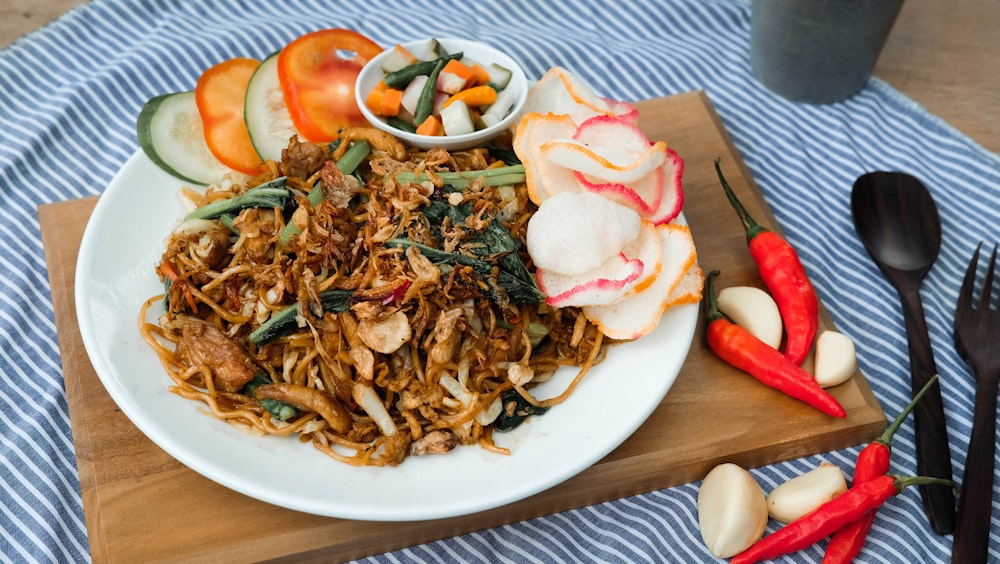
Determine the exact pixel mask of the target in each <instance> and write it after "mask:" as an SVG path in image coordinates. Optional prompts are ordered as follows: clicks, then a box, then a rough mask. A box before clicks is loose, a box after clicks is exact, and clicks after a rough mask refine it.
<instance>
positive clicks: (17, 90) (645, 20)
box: [0, 0, 1000, 563]
mask: <svg viewBox="0 0 1000 564" xmlns="http://www.w3.org/2000/svg"><path fill="white" fill-rule="evenodd" d="M325 27H347V28H353V29H356V30H358V31H360V32H362V33H364V34H366V35H368V36H369V37H371V38H372V39H374V40H376V41H377V42H379V43H381V44H383V45H389V44H392V43H394V42H397V41H403V40H407V39H412V38H414V37H415V36H434V35H437V36H462V37H469V38H476V39H479V40H482V41H485V42H487V43H490V44H492V45H495V46H497V47H500V48H502V49H504V50H505V51H507V52H508V53H510V54H511V55H513V56H514V57H515V58H517V59H518V60H520V61H521V63H522V64H523V65H524V67H525V69H526V71H527V73H528V75H529V77H530V78H538V77H540V76H541V75H542V73H543V72H544V71H545V70H546V69H548V68H549V67H551V66H553V65H561V66H564V67H567V68H569V69H571V70H573V71H574V72H576V73H578V74H579V75H580V76H582V77H583V78H584V80H586V81H587V82H589V83H590V84H591V85H593V86H594V88H595V89H596V90H597V91H598V92H600V93H602V94H604V95H606V96H608V97H611V98H616V99H623V100H638V99H645V98H652V97H657V96H663V95H668V94H673V93H679V92H685V91H690V90H699V89H700V90H704V91H706V92H707V94H708V96H709V98H710V99H711V101H712V102H713V104H714V105H715V107H716V109H717V110H718V113H719V114H720V115H721V117H722V120H723V122H724V124H725V126H726V128H727V129H728V131H729V132H730V133H731V135H732V137H733V139H734V141H735V143H736V146H737V148H738V149H739V150H740V152H741V153H742V155H743V158H744V159H745V161H746V164H747V165H748V167H749V169H750V171H751V172H752V174H753V176H754V178H755V179H756V181H757V183H758V184H759V186H760V188H761V190H762V192H763V193H764V196H765V198H766V199H767V201H768V203H769V204H770V206H771V207H772V209H773V210H774V213H775V215H776V217H777V219H778V221H779V222H780V224H781V226H782V228H783V229H784V230H785V232H786V234H787V236H788V238H789V239H790V241H791V242H792V244H793V245H795V246H796V247H797V248H798V250H799V252H800V254H801V257H802V260H803V262H804V263H805V265H806V267H807V269H808V270H809V273H810V275H811V277H812V280H813V282H814V284H815V285H816V287H817V289H818V291H819V293H820V296H821V298H822V300H823V301H824V303H825V304H826V306H827V308H828V309H829V311H830V313H831V315H832V317H833V319H834V321H835V323H836V324H837V326H838V327H839V328H840V329H841V330H842V331H843V332H845V333H846V334H848V335H849V336H850V337H852V338H853V339H854V340H855V342H856V343H857V347H858V355H859V363H860V365H861V368H862V370H863V371H864V372H865V374H866V375H868V377H869V381H870V383H871V385H872V387H873V389H874V391H875V393H876V395H877V397H878V399H879V400H880V402H881V403H882V405H883V407H884V408H885V410H886V412H887V413H889V414H891V415H893V414H896V413H898V412H899V411H900V410H901V409H902V407H903V405H904V404H905V403H906V401H907V393H906V390H907V389H908V373H907V365H908V360H907V352H906V350H907V349H906V342H905V338H904V330H903V323H902V317H901V314H900V312H899V307H898V304H897V297H896V294H895V292H894V290H892V288H891V287H890V286H889V285H888V283H887V282H885V281H884V279H883V278H882V277H881V275H880V274H879V272H878V271H877V270H876V268H875V266H874V264H873V263H872V262H871V261H870V259H869V258H868V256H867V255H866V253H865V251H864V249H863V248H862V246H861V244H860V243H859V242H858V240H857V237H856V235H855V233H854V229H853V226H852V223H851V217H850V208H849V194H850V189H851V185H852V183H853V181H854V179H855V178H856V177H857V176H858V175H860V174H862V173H864V172H867V171H871V170H902V171H907V172H910V173H912V174H914V175H916V176H918V177H919V178H921V179H922V180H923V181H924V183H925V184H927V185H928V187H929V188H930V190H931V192H932V193H933V194H934V196H935V198H936V200H937V204H938V206H939V211H940V214H941V218H942V220H943V223H944V226H943V232H944V241H943V244H942V249H941V256H940V259H939V260H938V262H937V264H936V266H935V267H934V269H933V270H932V271H931V273H930V275H929V276H928V278H927V280H926V282H925V285H924V287H923V294H922V295H923V298H924V300H925V308H926V317H927V322H928V325H929V326H930V330H931V341H932V344H933V348H934V354H935V359H936V361H937V365H938V368H939V369H940V372H941V374H942V375H943V379H942V386H943V390H944V397H945V409H946V415H947V424H948V429H949V438H950V441H951V449H952V456H953V461H952V463H953V466H954V471H955V473H956V479H957V478H960V477H961V473H962V471H963V470H964V468H965V451H966V448H967V445H968V435H969V430H970V422H971V419H972V397H973V384H972V379H971V376H970V375H969V373H968V371H967V369H966V367H965V365H964V364H963V363H962V361H961V360H960V359H959V358H958V357H957V355H956V354H955V352H954V349H953V346H952V340H951V329H950V328H951V325H952V319H953V314H954V304H955V300H956V296H957V289H958V287H959V284H960V279H961V274H962V272H963V271H964V265H965V262H966V261H967V260H968V258H969V256H971V254H972V250H973V248H974V247H975V245H976V243H977V242H978V241H980V240H986V241H988V242H990V241H994V240H996V239H997V238H998V236H1000V230H998V226H1000V159H998V157H997V155H994V154H991V153H989V152H987V151H985V150H983V149H982V148H980V147H979V146H977V145H976V144H975V143H973V142H972V141H970V140H969V139H968V138H966V137H965V136H964V135H962V134H961V133H959V132H958V131H956V130H954V129H953V128H951V127H949V126H948V125H947V124H945V123H943V122H942V121H941V120H940V119H938V118H936V117H935V116H933V115H930V114H928V113H927V112H926V111H925V110H924V109H923V108H921V107H920V106H918V105H917V104H915V103H913V102H912V101H910V100H908V99H907V98H906V97H904V96H902V95H900V94H899V93H898V92H896V91H895V90H893V89H892V88H891V87H890V86H888V85H887V84H885V83H883V82H880V81H878V80H872V81H871V82H870V83H869V84H868V86H867V87H866V88H865V89H864V90H863V91H862V92H861V93H860V94H859V95H857V96H855V97H854V98H852V99H851V100H849V101H847V102H845V103H840V104H834V105H828V106H808V105H800V104H794V103H790V102H787V101H785V100H783V99H781V98H779V97H777V96H775V95H773V94H771V93H770V92H768V91H767V90H765V89H764V88H763V87H761V86H760V85H759V84H758V83H757V82H756V81H755V80H754V79H753V77H752V75H751V73H750V68H749V63H748V55H747V47H748V42H749V27H750V6H749V2H747V1H741V0H660V1H652V0H645V1H636V2H616V3H607V2H600V1H598V0H588V1H581V2H561V1H553V2H535V1H533V0H505V1H499V0H490V1H486V2H449V1H421V2H414V1H413V0H374V1H356V0H341V1H338V2H319V1H305V0H292V1H287V2H247V1H237V0H232V1H215V0H209V1H204V2H195V1H186V2H185V1H164V0H92V1H91V2H89V3H87V4H85V5H82V6H80V7H78V8H76V9H74V10H73V11H71V12H69V13H68V14H66V15H65V16H63V17H61V18H60V19H58V20H57V21H56V22H54V23H52V24H50V25H48V26H46V27H45V28H43V29H41V30H39V31H37V32H35V33H32V34H31V35H29V36H28V37H25V38H23V39H21V40H19V41H17V42H15V43H14V44H13V45H11V46H9V47H7V48H5V49H3V50H2V51H0V560H4V561H7V560H9V561H15V562H17V561H26V562H27V561H31V562H34V561H40V562H48V561H53V562H71V561H87V560H89V552H88V543H87V536H86V529H85V526H84V519H83V511H82V504H81V499H80V493H79V484H78V478H77V468H76V461H75V459H74V449H73V444H72V436H71V433H70V424H69V416H68V412H67V405H66V398H65V393H64V387H63V379H62V373H61V366H60V361H59V348H58V344H57V340H56V329H55V324H54V320H53V308H52V301H51V299H50V292H49V287H48V282H47V278H46V267H45V258H44V253H43V249H42V242H41V238H40V232H39V223H38V219H37V215H36V209H37V206H38V205H40V204H45V203H50V202H57V201H63V200H69V199H73V198H80V197H84V196H90V195H95V194H99V193H101V191H102V190H103V189H104V187H105V186H107V184H108V182H109V180H111V178H112V177H113V176H114V175H115V173H116V172H117V170H118V169H119V167H120V166H121V165H122V164H123V163H124V162H125V160H126V159H127V158H128V157H129V156H130V155H131V154H132V153H133V152H134V151H136V148H137V143H136V140H135V134H134V124H135V117H136V115H137V113H138V111H139V109H140V107H141V106H142V104H143V103H144V102H145V101H146V100H147V99H148V98H150V97H151V96H153V95H155V94H159V93H165V92H172V91H178V90H188V89H191V88H192V87H193V85H194V83H195V81H196V79H197V77H198V75H199V73H200V71H202V70H203V69H205V68H207V67H209V66H210V65H212V64H214V63H216V62H219V61H221V60H223V59H226V58H230V57H234V56H249V57H257V58H262V57H263V56H265V55H267V54H268V53H270V52H272V51H274V50H276V49H277V48H279V47H281V46H282V45H284V44H285V43H287V42H288V41H289V40H291V39H292V38H294V37H296V36H298V35H300V34H302V33H304V32H307V31H311V30H314V29H320V28H325ZM896 443H897V444H896V446H895V450H894V467H893V468H894V471H895V472H898V473H901V474H914V473H916V463H915V459H914V448H913V434H912V426H904V427H903V428H902V430H901V431H900V433H899V434H898V435H897V441H896ZM857 452H858V449H857V448H851V449H846V450H843V451H837V452H831V453H825V454H823V455H821V456H816V457H809V458H805V459H800V460H795V461H792V462H788V463H782V464H777V465H773V466H770V467H765V468H759V469H756V470H754V471H753V474H754V476H755V477H756V478H757V480H758V481H759V482H760V484H761V486H762V487H763V488H764V489H765V491H767V490H769V489H771V488H773V487H775V486H776V485H778V484H780V483H781V482H783V481H784V480H787V479H789V478H791V477H793V476H795V475H797V474H799V473H802V472H804V471H806V470H808V469H811V468H813V467H814V466H815V465H816V464H817V463H818V462H819V461H820V460H829V461H831V462H833V463H835V464H838V465H839V466H841V467H842V468H844V469H845V470H847V471H848V475H850V474H849V471H850V468H852V466H853V462H854V460H855V456H856V455H857ZM698 486H699V484H698V483H693V484H688V485H684V486H680V487H675V488H670V489H666V490H662V491H656V492H652V493H649V494H645V495H639V496H634V497H631V498H627V499H622V500H618V501H614V502H609V503H604V504H600V505H596V506H592V507H586V508H583V509H579V510H574V511H568V512H565V513H560V514H556V515H551V516H546V517H541V518H537V519H533V520H530V521H527V522H521V523H516V524H512V525H509V526H504V527H499V528H496V529H493V530H487V531H482V532H478V533H473V534H468V535H464V536H461V537H457V538H452V539H447V540H443V541H439V542H433V543H429V544H427V545H424V546H419V547H414V548H409V549H405V550H401V551H398V552H395V553H390V554H385V555H381V556H374V557H371V558H368V559H366V560H365V561H368V562H402V561H406V562H410V561H416V562H444V561H455V560H458V561H482V562H567V561H583V562H595V561H602V562H703V561H711V560H712V557H711V555H710V554H709V553H708V551H707V550H706V549H705V547H704V545H703V544H702V541H701V538H700V534H699V531H698V526H697V512H696V496H697V492H698ZM995 497H996V496H995ZM998 511H1000V506H998V502H997V500H994V509H993V513H994V515H996V514H997V513H998ZM773 529H774V524H773V521H772V525H771V527H770V529H769V530H773ZM993 533H994V535H993V537H994V538H993V539H992V545H991V553H990V554H991V557H992V559H994V560H995V559H997V558H998V557H1000V534H997V533H1000V530H998V528H997V526H994V530H993ZM951 540H952V539H951V537H950V536H938V535H936V534H934V533H933V532H932V531H931V530H930V528H929V526H928V524H927V522H926V519H925V518H924V517H923V513H922V511H921V507H920V502H919V496H917V495H916V494H915V493H914V494H913V495H903V496H899V497H897V498H894V499H892V500H891V501H890V502H889V503H888V504H887V505H886V506H885V508H884V509H883V510H882V511H881V512H880V513H879V514H878V518H877V520H876V522H875V526H874V530H873V533H872V536H871V538H870V539H869V542H868V543H867V545H866V547H865V549H864V552H863V553H862V560H863V561H865V562H907V563H909V562H941V561H946V560H947V559H948V555H949V553H950V550H951ZM821 550H822V547H821V546H818V547H813V548H810V549H808V550H805V551H802V552H799V553H796V554H795V555H792V556H790V557H788V558H787V560H785V561H789V562H815V561H818V560H819V559H820V558H821V555H822V552H821Z"/></svg>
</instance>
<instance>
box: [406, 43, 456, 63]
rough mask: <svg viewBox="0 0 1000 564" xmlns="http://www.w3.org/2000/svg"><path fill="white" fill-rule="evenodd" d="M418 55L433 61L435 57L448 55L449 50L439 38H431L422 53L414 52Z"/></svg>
mask: <svg viewBox="0 0 1000 564" xmlns="http://www.w3.org/2000/svg"><path fill="white" fill-rule="evenodd" d="M414 55H416V56H417V57H420V59H421V60H424V61H433V60H434V59H439V58H441V57H447V56H448V50H447V49H445V48H444V45H441V42H440V41H438V40H437V39H434V38H431V39H429V40H428V41H427V46H426V47H424V51H423V52H422V53H414Z"/></svg>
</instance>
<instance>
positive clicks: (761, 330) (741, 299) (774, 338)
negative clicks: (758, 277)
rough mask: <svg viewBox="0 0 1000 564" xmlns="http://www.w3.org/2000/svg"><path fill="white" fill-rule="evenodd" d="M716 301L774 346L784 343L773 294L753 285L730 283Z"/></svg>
mask: <svg viewBox="0 0 1000 564" xmlns="http://www.w3.org/2000/svg"><path fill="white" fill-rule="evenodd" d="M716 303H717V305H718V307H719V311H721V312H722V313H723V314H725V316H726V317H728V318H729V319H731V320H732V321H733V323H735V324H737V325H739V326H740V327H742V328H744V329H746V330H747V331H749V332H750V333H751V334H752V335H753V336H755V337H757V338H758V339H760V340H761V341H764V342H765V343H767V344H768V345H770V346H771V347H774V348H778V346H780V345H781V335H782V331H783V328H782V324H781V313H779V312H778V304H776V303H774V298H772V297H771V294H768V293H767V292H765V291H764V290H761V289H760V288H755V287H753V286H730V287H728V288H723V289H722V290H721V291H720V292H719V295H718V297H717V298H716Z"/></svg>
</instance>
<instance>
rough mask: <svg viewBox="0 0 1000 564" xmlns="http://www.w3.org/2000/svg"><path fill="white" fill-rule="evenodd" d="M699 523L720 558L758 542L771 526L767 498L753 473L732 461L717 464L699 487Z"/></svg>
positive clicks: (702, 532) (713, 550) (733, 554)
mask: <svg viewBox="0 0 1000 564" xmlns="http://www.w3.org/2000/svg"><path fill="white" fill-rule="evenodd" d="M698 525H699V527H700V528H701V538H702V540H703V541H704V542H705V546H707V547H708V550H709V551H710V552H711V553H712V555H713V556H715V557H716V558H729V557H730V556H735V555H737V554H739V553H741V552H743V551H744V550H746V549H747V548H750V546H751V545H752V544H753V543H755V542H757V541H758V540H759V539H760V538H761V537H762V536H763V535H764V529H765V528H766V527H767V501H766V500H765V498H764V492H763V490H761V489H760V486H759V485H757V481H756V480H754V478H753V476H751V475H750V473H749V472H747V471H746V470H744V469H743V468H741V467H739V466H737V465H736V464H732V463H729V462H727V463H723V464H720V465H718V466H716V467H715V468H713V469H712V470H711V471H710V472H709V473H708V475H706V476H705V479H704V480H703V481H702V483H701V488H700V489H699V490H698Z"/></svg>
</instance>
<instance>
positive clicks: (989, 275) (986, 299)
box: [976, 245, 997, 309]
mask: <svg viewBox="0 0 1000 564" xmlns="http://www.w3.org/2000/svg"><path fill="white" fill-rule="evenodd" d="M996 262H997V246H996V245H993V253H992V254H991V255H990V264H989V265H988V266H987V267H986V278H985V279H984V280H983V289H982V293H981V294H980V295H979V305H977V306H976V307H977V308H981V307H985V308H986V309H989V307H990V298H991V296H992V295H993V267H994V266H995V265H996Z"/></svg>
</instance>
